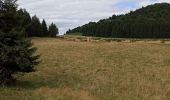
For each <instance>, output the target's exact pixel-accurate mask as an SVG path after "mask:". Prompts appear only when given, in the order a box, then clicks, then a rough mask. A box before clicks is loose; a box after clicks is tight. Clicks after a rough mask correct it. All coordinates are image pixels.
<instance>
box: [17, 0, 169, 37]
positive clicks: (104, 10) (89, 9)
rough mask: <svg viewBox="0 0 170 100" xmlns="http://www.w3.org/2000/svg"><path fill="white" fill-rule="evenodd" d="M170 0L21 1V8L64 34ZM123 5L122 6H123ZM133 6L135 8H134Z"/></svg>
mask: <svg viewBox="0 0 170 100" xmlns="http://www.w3.org/2000/svg"><path fill="white" fill-rule="evenodd" d="M155 2H170V0H19V1H18V3H19V5H20V7H22V8H26V9H27V11H29V12H30V14H31V15H34V14H36V15H37V16H38V17H39V18H40V19H41V20H42V19H46V21H47V23H48V24H50V23H51V22H54V23H56V24H57V25H58V27H59V29H60V34H63V33H64V32H65V31H67V30H68V29H69V28H74V27H77V26H79V25H83V24H85V23H88V22H89V21H98V20H100V19H103V18H107V17H110V16H111V15H113V14H121V13H126V12H128V11H129V10H131V9H132V10H134V9H136V8H138V7H141V6H146V5H148V4H152V3H155ZM121 5H122V6H121ZM132 5H133V6H132Z"/></svg>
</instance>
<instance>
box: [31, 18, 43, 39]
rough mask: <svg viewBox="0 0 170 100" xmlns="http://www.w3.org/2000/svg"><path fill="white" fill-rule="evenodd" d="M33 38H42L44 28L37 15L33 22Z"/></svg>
mask: <svg viewBox="0 0 170 100" xmlns="http://www.w3.org/2000/svg"><path fill="white" fill-rule="evenodd" d="M31 36H37V37H42V36H43V34H42V26H41V23H40V20H39V18H38V17H37V16H36V15H35V16H33V17H32V21H31Z"/></svg>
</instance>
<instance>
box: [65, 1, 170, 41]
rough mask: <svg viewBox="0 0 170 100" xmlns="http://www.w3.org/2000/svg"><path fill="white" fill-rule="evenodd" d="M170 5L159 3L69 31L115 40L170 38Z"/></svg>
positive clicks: (69, 32) (68, 32)
mask: <svg viewBox="0 0 170 100" xmlns="http://www.w3.org/2000/svg"><path fill="white" fill-rule="evenodd" d="M169 12H170V4H168V3H158V4H154V5H149V6H147V7H143V8H140V9H137V10H136V11H131V12H130V13H127V14H124V15H113V16H112V17H110V18H108V19H103V20H100V21H99V22H97V23H96V22H90V23H88V24H85V25H83V26H80V27H77V28H75V29H72V30H69V31H67V34H71V33H75V32H80V33H83V35H84V36H98V37H113V38H170V13H169Z"/></svg>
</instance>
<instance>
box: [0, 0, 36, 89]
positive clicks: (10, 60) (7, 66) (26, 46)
mask: <svg viewBox="0 0 170 100" xmlns="http://www.w3.org/2000/svg"><path fill="white" fill-rule="evenodd" d="M0 2H1V3H3V4H2V6H1V9H0V10H1V12H0V25H1V26H2V27H0V85H1V86H5V85H8V84H14V80H15V78H14V77H13V75H14V74H17V73H18V72H26V73H27V72H32V71H34V66H35V65H36V64H38V61H37V60H38V58H39V56H37V55H35V54H34V53H35V51H36V48H34V47H32V43H31V41H30V40H27V39H25V38H24V37H23V35H22V34H23V33H22V32H21V30H19V29H20V28H19V27H20V25H18V24H16V23H19V22H18V21H19V17H17V13H16V12H17V5H16V0H3V1H2V0H0Z"/></svg>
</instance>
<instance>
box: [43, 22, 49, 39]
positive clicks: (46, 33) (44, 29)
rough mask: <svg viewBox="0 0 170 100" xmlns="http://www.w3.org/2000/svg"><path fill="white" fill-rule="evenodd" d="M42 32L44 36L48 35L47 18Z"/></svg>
mask: <svg viewBox="0 0 170 100" xmlns="http://www.w3.org/2000/svg"><path fill="white" fill-rule="evenodd" d="M42 34H43V36H48V29H47V24H46V22H45V20H43V21H42Z"/></svg>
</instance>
